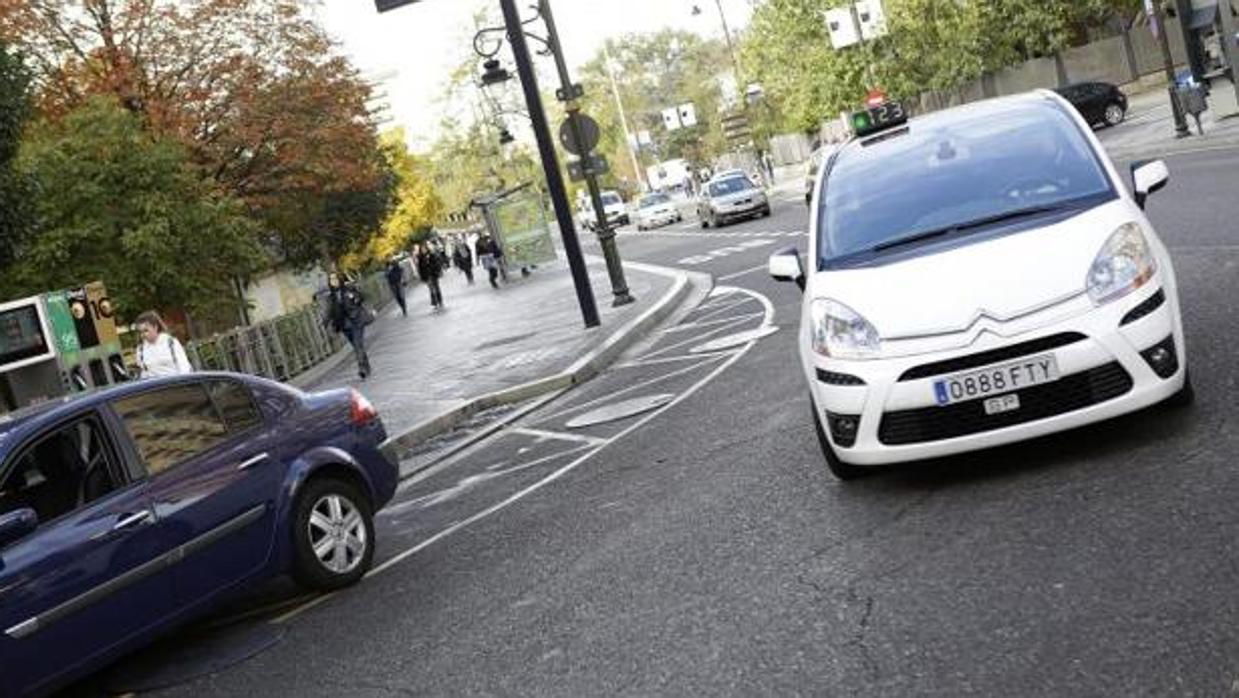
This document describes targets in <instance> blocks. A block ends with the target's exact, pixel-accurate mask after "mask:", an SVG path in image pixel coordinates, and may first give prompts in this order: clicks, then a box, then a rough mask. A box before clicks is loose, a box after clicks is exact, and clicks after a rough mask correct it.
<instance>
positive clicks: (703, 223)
mask: <svg viewBox="0 0 1239 698" xmlns="http://www.w3.org/2000/svg"><path fill="white" fill-rule="evenodd" d="M697 215H701V214H697ZM701 227H702V228H709V227H710V219H709V218H706V217H704V216H702V218H701Z"/></svg>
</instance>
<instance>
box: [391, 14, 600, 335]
mask: <svg viewBox="0 0 1239 698" xmlns="http://www.w3.org/2000/svg"><path fill="white" fill-rule="evenodd" d="M419 1H420V0H375V7H376V8H377V9H378V11H379V12H387V11H389V10H394V9H396V8H398V7H402V6H404V5H411V4H414V3H416V2H419ZM499 5H500V7H501V8H502V9H503V19H504V26H505V27H506V30H507V36H508V41H509V42H510V43H511V44H512V57H513V58H514V59H515V61H516V72H517V74H518V75H519V76H520V82H521V88H522V89H523V91H524V93H525V104H526V106H527V107H528V108H529V120H530V122H531V123H532V125H533V133H534V138H535V139H536V140H537V142H538V154H539V155H540V156H541V158H542V169H543V170H544V173H545V175H546V189H547V194H548V195H549V196H550V197H551V205H552V206H553V207H554V209H555V218H556V220H557V221H559V234H560V237H561V238H562V239H563V244H564V255H565V256H566V257H567V258H568V268H569V269H570V270H571V272H572V283H573V286H575V287H576V296H577V302H578V303H579V304H580V306H581V316H582V318H583V319H584V321H585V326H586V327H597V326H598V325H600V324H601V322H602V321H601V319H600V318H599V315H598V303H597V301H596V300H595V299H594V289H593V287H591V286H590V284H589V270H588V269H586V267H585V258H584V257H583V256H582V254H581V243H580V241H579V240H578V239H577V235H576V224H575V222H574V221H573V220H572V207H571V205H570V204H569V202H568V191H567V188H566V187H565V186H564V178H563V175H562V174H561V173H560V170H559V158H558V157H557V156H556V155H555V142H554V141H553V140H552V139H551V129H550V126H548V125H547V123H546V112H545V111H544V110H543V108H542V95H541V93H539V92H538V81H537V76H536V75H535V74H534V70H533V61H532V59H531V58H530V56H529V44H528V43H527V42H526V41H525V30H524V26H523V25H522V24H521V17H520V13H519V12H518V11H517V9H516V2H515V0H499ZM495 67H496V68H498V66H497V65H496V66H495ZM495 72H496V74H500V71H498V70H496V71H495Z"/></svg>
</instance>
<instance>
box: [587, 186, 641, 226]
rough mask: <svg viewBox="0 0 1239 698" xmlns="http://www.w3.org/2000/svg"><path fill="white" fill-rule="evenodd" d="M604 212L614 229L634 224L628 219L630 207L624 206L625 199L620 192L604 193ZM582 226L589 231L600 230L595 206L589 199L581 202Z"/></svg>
mask: <svg viewBox="0 0 1239 698" xmlns="http://www.w3.org/2000/svg"><path fill="white" fill-rule="evenodd" d="M602 210H603V212H604V213H606V216H607V223H608V224H610V225H611V227H612V228H615V227H618V226H621V225H628V224H629V223H631V222H632V221H631V220H630V219H629V217H628V207H627V206H625V205H624V199H623V198H621V197H620V195H619V192H615V191H604V192H602ZM581 224H582V225H584V226H585V227H586V228H588V229H589V230H597V229H598V216H597V215H595V213H594V205H593V203H592V202H591V201H590V200H589V199H588V198H585V199H582V200H581Z"/></svg>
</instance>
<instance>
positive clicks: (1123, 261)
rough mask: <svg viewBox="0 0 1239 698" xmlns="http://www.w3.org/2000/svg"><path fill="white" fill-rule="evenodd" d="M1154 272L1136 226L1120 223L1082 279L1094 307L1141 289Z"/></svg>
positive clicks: (1150, 257) (1150, 251) (1146, 246)
mask: <svg viewBox="0 0 1239 698" xmlns="http://www.w3.org/2000/svg"><path fill="white" fill-rule="evenodd" d="M1156 271H1157V260H1156V259H1154V258H1153V251H1152V250H1151V249H1149V241H1148V240H1146V239H1145V237H1144V233H1143V232H1141V230H1140V226H1138V225H1136V224H1135V223H1124V224H1123V225H1121V226H1119V228H1118V230H1116V231H1114V233H1113V234H1112V235H1111V236H1110V237H1109V239H1107V240H1106V244H1104V245H1102V246H1101V251H1100V252H1098V253H1097V258H1096V259H1094V260H1093V264H1092V266H1090V267H1089V269H1088V276H1087V277H1086V278H1085V280H1084V285H1085V288H1087V289H1088V295H1089V298H1091V299H1093V304H1094V305H1104V304H1106V303H1109V302H1110V301H1113V300H1115V299H1118V298H1122V297H1123V296H1126V295H1127V294H1129V293H1131V292H1132V291H1135V290H1136V289H1138V288H1140V287H1141V286H1143V285H1144V284H1145V283H1146V282H1148V280H1149V279H1151V278H1153V274H1154V273H1155V272H1156Z"/></svg>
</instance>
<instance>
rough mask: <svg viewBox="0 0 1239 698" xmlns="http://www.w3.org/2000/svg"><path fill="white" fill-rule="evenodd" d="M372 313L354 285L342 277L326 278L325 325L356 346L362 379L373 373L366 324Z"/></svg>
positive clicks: (358, 368) (368, 322)
mask: <svg viewBox="0 0 1239 698" xmlns="http://www.w3.org/2000/svg"><path fill="white" fill-rule="evenodd" d="M372 313H373V311H371V310H370V309H369V308H367V307H366V297H365V296H364V295H362V292H361V289H359V288H357V286H356V285H355V284H353V283H352V282H351V281H349V280H348V279H346V278H345V277H343V276H341V275H340V274H334V273H333V274H331V275H329V276H328V277H327V315H326V317H325V318H324V319H323V324H324V325H327V326H329V327H330V328H331V329H333V330H335V331H336V332H339V333H341V334H343V335H344V338H345V339H347V340H348V343H349V344H351V345H353V355H354V356H355V357H356V358H357V375H358V376H360V377H361V379H362V380H365V379H366V378H368V377H369V376H370V373H371V371H370V356H369V355H368V354H367V353H366V325H368V324H370V321H371V320H372V319H373V314H372Z"/></svg>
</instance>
